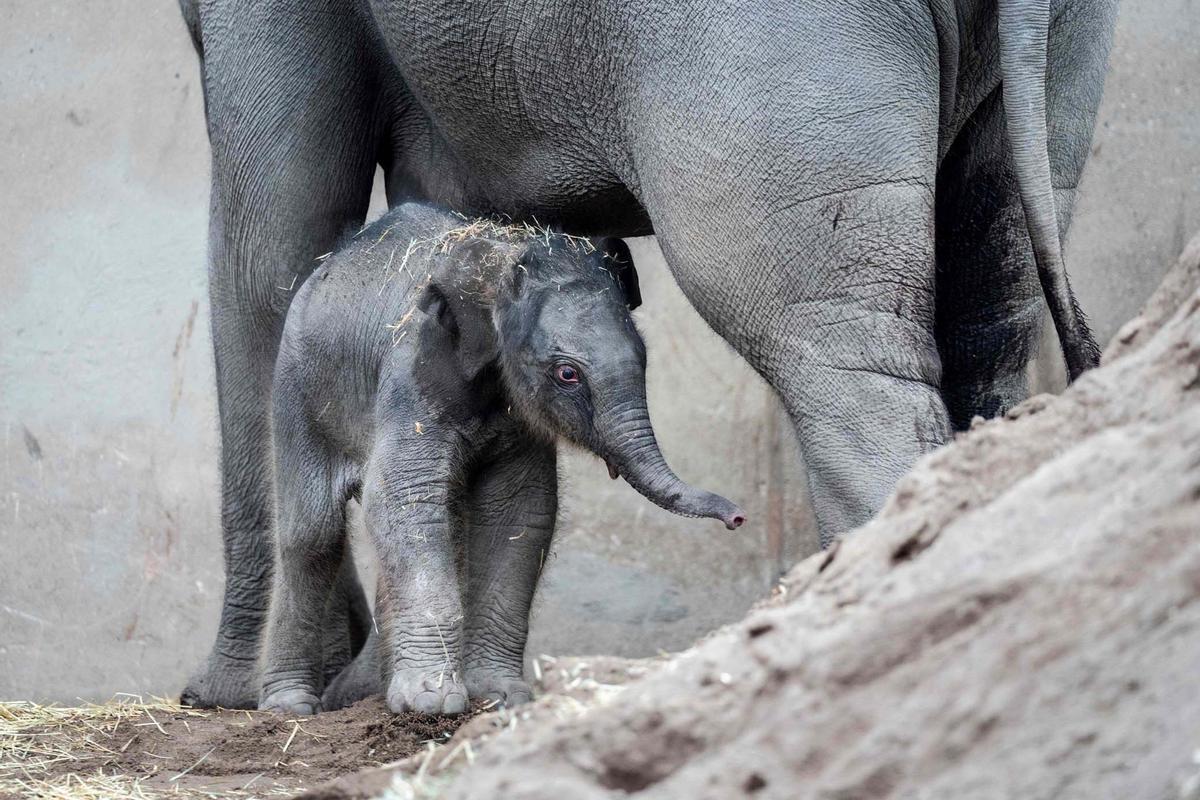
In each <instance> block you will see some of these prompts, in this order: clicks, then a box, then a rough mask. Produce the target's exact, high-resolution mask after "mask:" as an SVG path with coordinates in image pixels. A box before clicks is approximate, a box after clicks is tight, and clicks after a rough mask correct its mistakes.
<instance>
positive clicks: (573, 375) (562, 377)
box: [554, 364, 579, 384]
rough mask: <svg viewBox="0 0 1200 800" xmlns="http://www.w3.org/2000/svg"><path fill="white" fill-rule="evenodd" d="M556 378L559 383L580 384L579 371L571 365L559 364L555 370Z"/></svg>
mask: <svg viewBox="0 0 1200 800" xmlns="http://www.w3.org/2000/svg"><path fill="white" fill-rule="evenodd" d="M554 377H555V379H557V380H558V382H559V383H566V384H572V383H579V370H577V369H575V367H573V366H571V365H570V364H559V365H558V366H557V367H555V368H554Z"/></svg>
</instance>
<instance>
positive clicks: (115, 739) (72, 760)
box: [0, 699, 479, 797]
mask: <svg viewBox="0 0 1200 800" xmlns="http://www.w3.org/2000/svg"><path fill="white" fill-rule="evenodd" d="M99 708H100V709H103V708H104V707H99ZM20 713H21V709H19V708H11V710H10V714H12V715H14V716H16V715H20ZM30 713H33V712H30ZM475 713H476V714H477V713H479V712H478V711H476V712H475ZM473 716H475V714H470V715H466V716H463V717H459V718H446V717H433V718H428V717H422V716H420V715H417V714H401V715H396V714H392V713H391V712H390V711H388V709H387V707H386V706H385V705H384V703H383V701H382V700H379V699H372V700H364V701H363V702H361V703H358V704H356V705H354V706H352V707H350V708H348V709H345V710H342V711H334V712H329V713H326V714H320V715H318V716H316V717H302V718H286V717H280V716H276V715H274V714H268V713H262V712H247V711H226V710H221V711H195V710H190V709H178V710H171V709H170V708H165V709H164V708H163V707H156V706H149V707H141V708H139V707H136V706H134V707H131V708H130V710H129V712H128V713H114V714H111V715H107V714H106V712H103V711H99V710H96V709H94V708H93V709H87V708H81V709H78V713H77V714H75V715H74V716H72V715H71V714H70V712H69V711H68V712H67V713H66V714H65V715H63V716H61V717H58V718H55V719H53V720H48V721H47V722H45V723H43V724H35V725H32V726H29V727H23V728H22V729H21V730H20V732H19V733H11V734H10V735H8V736H3V735H0V753H2V754H3V759H2V761H3V763H2V764H0V773H7V774H6V775H3V776H2V777H10V778H14V779H17V780H19V779H20V777H21V773H26V775H27V778H28V780H26V781H25V783H26V785H25V786H23V787H17V788H13V784H11V783H6V782H0V787H4V786H6V785H7V786H8V787H9V788H8V789H7V790H5V789H3V788H0V797H17V796H29V794H31V793H34V792H35V791H37V792H39V793H43V796H51V795H50V790H49V788H48V787H51V786H64V785H70V783H71V782H72V781H73V780H74V778H75V777H83V778H87V777H88V776H95V775H97V773H102V774H103V775H105V776H118V777H119V778H121V779H128V780H123V781H122V782H121V783H122V785H123V786H125V787H126V789H127V790H128V794H129V795H131V796H134V797H137V796H141V795H146V796H153V795H155V794H157V793H158V792H171V793H175V792H179V793H183V794H193V795H195V794H207V793H216V792H219V793H221V794H222V795H224V796H262V795H275V794H280V795H294V794H296V793H299V792H301V791H303V790H306V789H308V788H309V787H312V786H314V785H317V784H320V783H322V782H324V781H326V780H329V779H330V778H334V777H336V776H339V775H344V774H346V773H348V772H354V771H356V770H361V769H364V768H367V767H377V766H380V765H382V764H387V763H391V762H395V761H399V760H401V759H403V758H405V757H407V756H411V755H413V754H414V753H417V752H419V751H422V750H427V749H429V748H430V747H431V745H430V743H433V744H434V745H436V744H439V743H444V742H445V741H446V740H447V739H448V738H449V737H450V736H451V735H452V734H453V733H454V731H455V730H456V729H457V728H458V727H459V726H461V725H462V724H464V723H465V722H467V721H469V720H470V719H471V718H472V717H473ZM22 747H28V748H30V749H29V750H28V751H27V752H26V753H25V754H24V758H22V752H21V748H22ZM80 788H81V790H80V791H78V792H74V793H72V794H78V795H82V796H87V795H86V794H85V793H84V792H83V791H82V789H83V788H86V787H85V785H84V784H81V785H80ZM6 791H7V794H6ZM108 791H112V790H108ZM138 792H140V793H141V795H139V794H138ZM101 794H103V792H101Z"/></svg>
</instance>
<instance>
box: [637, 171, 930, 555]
mask: <svg viewBox="0 0 1200 800" xmlns="http://www.w3.org/2000/svg"><path fill="white" fill-rule="evenodd" d="M929 181H930V183H932V176H930V179H929ZM932 216H933V200H932V193H931V191H930V188H929V187H928V186H925V185H921V184H919V183H896V184H891V185H882V186H872V187H870V188H869V189H854V190H846V191H840V192H836V193H835V194H832V195H828V196H824V197H822V198H821V199H819V200H815V201H813V202H810V203H801V204H797V205H795V206H793V207H792V208H790V209H788V210H787V214H786V217H785V216H784V215H777V216H775V217H768V218H767V219H766V220H765V223H764V224H763V225H762V226H761V227H759V228H758V229H757V230H755V231H754V232H753V233H751V235H750V236H749V237H746V236H745V235H743V236H742V237H741V238H737V237H733V236H730V237H728V238H723V239H720V240H718V241H710V242H707V243H706V244H707V245H708V246H710V247H711V248H713V250H712V251H709V252H705V250H704V248H703V246H701V248H700V250H699V251H698V252H695V253H694V254H690V253H691V247H692V245H684V246H682V247H677V246H676V244H675V242H674V239H664V241H663V246H664V251H665V253H666V255H667V258H668V261H669V262H670V263H671V264H672V267H673V269H674V271H675V274H676V275H677V276H678V279H679V283H680V286H681V287H682V288H683V289H684V291H685V293H686V294H687V295H688V297H689V298H690V299H691V300H692V302H693V303H694V304H695V305H696V307H697V309H698V310H699V311H700V312H701V314H702V315H703V316H704V317H705V318H706V319H707V320H708V322H709V323H710V324H711V325H712V326H713V328H714V329H715V330H716V331H717V332H718V333H719V334H721V335H722V336H723V337H724V338H725V339H726V340H727V341H729V342H730V343H731V344H732V345H733V346H734V347H735V348H736V349H737V350H738V351H739V352H740V353H741V354H742V355H743V356H745V358H746V359H747V360H748V361H749V362H750V364H751V365H752V366H753V367H754V368H755V369H756V370H757V371H758V372H759V373H760V374H762V375H763V376H764V377H765V378H766V379H767V380H768V381H769V382H770V383H771V385H772V386H773V387H774V388H775V389H776V390H777V391H778V392H779V394H780V397H781V398H782V400H783V403H784V405H785V407H786V408H787V410H788V413H789V414H790V416H791V418H792V420H793V422H794V424H795V427H796V433H797V435H798V437H799V440H800V446H801V450H802V452H803V455H804V462H805V466H806V468H807V471H808V479H809V487H810V492H811V495H812V501H813V506H814V509H815V511H816V515H817V522H818V528H819V531H820V535H821V541H822V544H823V545H828V544H829V543H830V542H831V541H832V539H833V538H834V537H835V536H836V535H837V534H840V533H843V532H845V531H848V530H850V529H852V528H855V527H857V526H859V525H861V524H863V523H864V522H866V521H867V520H868V519H870V518H871V516H873V515H874V514H875V513H876V512H877V511H878V510H879V508H880V507H881V506H882V505H883V502H884V500H885V499H886V498H887V496H888V494H889V493H890V492H891V490H892V487H893V486H894V485H895V482H896V480H897V479H898V478H899V477H900V476H901V475H903V474H904V473H905V472H906V471H907V470H908V469H909V468H910V467H911V466H912V464H913V462H914V461H916V459H917V458H919V457H920V456H921V455H923V454H924V453H926V452H928V451H929V450H931V449H933V448H935V447H937V446H938V445H940V444H942V443H943V442H945V441H946V439H947V438H948V437H949V435H950V426H949V422H948V419H947V416H946V409H945V406H944V404H943V403H942V399H941V395H940V393H939V389H938V386H939V378H940V364H939V359H938V352H937V347H936V343H935V339H934V263H933V237H932ZM835 218H836V219H837V220H838V230H834V227H833V224H832V220H833V219H835ZM843 226H844V227H843ZM744 233H745V232H743V234H744ZM660 238H662V237H661V235H660ZM689 254H690V255H689ZM701 254H704V255H703V256H702V255H701Z"/></svg>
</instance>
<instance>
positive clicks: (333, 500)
mask: <svg viewBox="0 0 1200 800" xmlns="http://www.w3.org/2000/svg"><path fill="white" fill-rule="evenodd" d="M290 433H291V432H289V431H287V430H280V429H279V427H278V426H277V429H276V447H277V471H276V474H277V481H278V487H277V491H278V498H279V513H278V520H279V523H278V531H279V534H278V541H279V548H278V550H279V552H278V563H277V566H276V576H275V590H274V597H273V598H272V606H271V621H270V628H269V632H268V638H267V651H266V663H265V665H264V668H263V690H262V700H261V702H260V703H259V708H262V709H265V710H270V711H281V712H284V713H287V714H315V713H316V712H318V711H320V710H321V703H320V696H321V690H322V689H323V688H324V682H325V675H324V670H325V658H324V656H325V647H326V646H325V639H326V633H327V630H328V627H329V620H328V616H329V615H328V613H327V612H328V608H329V606H330V602H331V600H338V601H342V597H341V593H339V592H337V591H336V589H337V586H338V579H339V573H340V572H341V570H342V564H343V560H344V558H345V557H346V555H347V552H346V551H347V547H346V531H345V522H346V520H345V502H346V498H345V497H344V496H343V493H342V492H339V491H336V490H335V481H334V470H333V469H332V468H331V466H330V464H329V461H328V459H327V458H326V456H325V454H324V453H323V452H322V451H321V450H320V449H318V448H317V447H309V446H307V445H305V444H303V443H302V442H301V441H298V438H300V437H296V436H292V435H289V434H290ZM342 624H343V625H344V624H345V621H344V620H343V621H342Z"/></svg>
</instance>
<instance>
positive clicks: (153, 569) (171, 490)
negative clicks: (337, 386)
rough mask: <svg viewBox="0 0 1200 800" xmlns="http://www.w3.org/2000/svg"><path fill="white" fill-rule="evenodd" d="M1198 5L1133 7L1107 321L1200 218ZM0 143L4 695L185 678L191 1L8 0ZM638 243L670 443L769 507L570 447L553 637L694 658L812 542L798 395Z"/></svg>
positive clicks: (207, 628) (198, 119)
mask: <svg viewBox="0 0 1200 800" xmlns="http://www.w3.org/2000/svg"><path fill="white" fill-rule="evenodd" d="M1198 11H1200V9H1198V8H1197V6H1196V3H1195V2H1194V1H1193V0H1126V4H1125V10H1124V14H1123V17H1122V20H1121V24H1120V28H1119V32H1118V39H1117V46H1116V50H1115V52H1114V58H1113V74H1112V76H1111V78H1110V80H1109V85H1108V94H1107V96H1106V100H1105V105H1104V108H1103V110H1102V114H1101V124H1100V127H1099V130H1098V135H1097V138H1096V147H1095V150H1096V152H1095V156H1094V157H1093V159H1092V164H1091V166H1090V167H1089V170H1088V173H1087V175H1086V177H1085V181H1084V184H1083V186H1082V188H1081V201H1080V206H1079V212H1078V215H1077V219H1076V224H1075V228H1074V231H1073V233H1072V237H1071V242H1070V248H1069V252H1068V256H1069V258H1070V261H1071V265H1072V274H1073V275H1074V276H1075V280H1076V283H1077V285H1078V287H1079V293H1080V296H1081V298H1082V300H1083V302H1084V305H1085V307H1087V308H1088V309H1089V310H1090V311H1091V312H1092V315H1093V319H1094V320H1095V321H1096V323H1097V325H1096V327H1097V329H1098V330H1099V332H1100V333H1101V334H1102V335H1107V334H1109V333H1110V332H1111V331H1112V330H1114V329H1115V327H1116V326H1117V325H1118V324H1119V322H1120V321H1121V320H1123V319H1124V318H1126V317H1128V316H1129V315H1130V314H1131V313H1132V312H1133V311H1134V310H1136V307H1137V305H1138V303H1139V302H1140V301H1141V299H1142V298H1143V297H1144V296H1145V295H1146V294H1148V293H1149V291H1150V290H1151V289H1152V288H1153V286H1154V284H1155V283H1156V277H1157V275H1158V274H1159V273H1161V272H1162V270H1163V269H1164V268H1165V267H1166V264H1167V262H1168V261H1169V259H1171V258H1173V257H1174V255H1175V254H1176V253H1177V252H1178V251H1179V249H1180V247H1181V246H1182V243H1183V238H1184V236H1185V235H1186V234H1187V233H1188V232H1190V231H1193V230H1195V229H1196V228H1197V227H1200V203H1198V201H1197V197H1196V195H1195V194H1194V193H1193V192H1194V190H1195V188H1196V187H1197V185H1198V184H1200V181H1198V179H1200V172H1198V170H1200V141H1198V139H1197V131H1198V130H1200V87H1198V86H1197V84H1196V83H1195V82H1194V81H1192V82H1190V83H1188V82H1187V81H1188V79H1189V78H1191V77H1192V76H1194V75H1196V74H1200V51H1198V49H1197V48H1196V46H1195V42H1196V41H1198V40H1200V13H1198ZM0 141H2V142H3V147H2V148H0V234H2V241H3V243H4V245H3V247H2V248H0V430H2V436H0V448H2V455H0V697H29V698H35V699H57V700H65V701H70V700H73V699H75V698H76V697H83V698H87V699H95V698H104V697H107V696H109V695H110V694H112V693H113V692H116V691H137V692H144V693H153V692H157V693H170V692H172V691H175V690H177V689H178V688H179V687H180V686H181V685H182V682H183V680H184V677H185V676H186V674H187V672H188V671H189V670H190V669H191V668H192V667H193V666H195V665H196V664H197V663H198V661H199V660H200V658H201V657H202V655H203V654H204V652H205V651H206V649H207V647H208V645H209V643H210V641H211V638H212V635H213V632H214V629H215V625H216V617H217V604H218V602H219V599H220V589H221V582H222V576H221V557H220V544H219V530H218V524H217V482H216V468H215V465H216V445H217V442H216V435H215V434H216V408H215V400H214V392H213V369H212V353H211V348H210V344H209V337H208V308H207V299H206V292H205V282H204V249H205V224H206V223H205V218H206V210H207V195H208V186H207V167H208V165H207V144H206V141H205V138H204V127H203V119H202V110H201V99H200V91H199V86H198V77H197V71H196V64H195V58H194V56H193V54H192V52H191V47H190V44H189V42H188V41H187V37H186V35H185V33H184V30H183V26H182V24H181V23H180V21H179V19H178V14H177V11H176V8H175V4H174V3H172V2H170V0H141V1H140V2H115V1H114V2H109V3H103V4H92V5H81V4H76V3H71V4H65V3H62V4H51V3H43V2H33V1H32V0H17V2H9V3H5V4H3V5H0ZM634 255H635V257H636V258H637V259H638V263H639V268H640V273H641V276H642V282H643V292H644V295H645V298H646V304H645V307H644V310H643V311H641V312H639V315H638V316H639V324H640V325H641V327H642V329H643V331H644V332H645V334H646V338H647V341H648V344H649V349H650V370H651V376H652V382H651V387H650V395H651V397H650V399H651V410H652V414H653V415H654V418H655V422H656V424H657V425H658V428H659V431H660V433H661V438H662V440H663V447H664V449H665V450H666V452H667V455H668V457H669V458H671V459H672V461H673V462H674V464H675V466H676V468H677V470H678V471H679V472H680V474H681V475H682V476H683V477H685V478H687V479H689V480H692V481H694V482H696V483H698V484H700V485H703V486H706V487H709V488H712V489H714V490H716V491H720V492H722V493H724V494H726V495H728V496H729V497H731V498H734V499H735V500H737V501H739V502H741V503H742V504H743V505H744V506H745V507H746V508H747V510H748V511H749V512H750V515H751V522H750V523H749V524H748V525H747V526H746V527H745V528H743V529H742V531H740V532H739V533H737V534H726V533H724V532H723V531H721V529H720V527H719V526H718V525H716V524H715V523H698V522H693V521H687V520H681V519H679V518H675V517H672V516H670V515H668V514H666V513H665V512H663V511H660V510H659V509H657V508H655V507H653V506H651V505H649V504H648V503H647V502H645V501H644V500H642V499H641V498H640V497H638V496H637V495H636V494H635V493H634V492H633V490H631V489H630V488H629V487H628V486H626V485H625V484H624V483H623V482H611V481H609V480H608V478H607V476H606V474H605V471H604V468H603V465H602V464H601V463H600V462H598V461H596V460H595V459H593V458H590V457H587V456H583V455H580V454H566V458H565V465H564V473H565V480H564V485H565V492H564V494H565V497H564V506H565V510H564V513H563V515H562V519H561V522H560V528H559V531H560V532H559V538H558V541H557V544H556V547H555V549H554V552H553V553H552V554H551V556H550V559H549V565H548V568H547V570H546V574H545V578H544V582H543V588H542V591H541V593H540V595H539V600H538V607H537V611H536V615H535V619H534V626H533V627H534V631H533V635H532V641H531V649H532V650H533V651H535V652H568V651H574V652H583V651H605V652H612V653H623V654H645V653H651V652H654V651H656V650H658V649H660V648H663V649H669V648H674V647H678V646H681V645H683V644H685V643H687V642H688V641H689V640H691V639H692V638H693V637H695V636H697V635H699V634H701V633H703V632H704V631H705V630H707V629H709V628H711V627H713V626H714V625H717V624H720V623H721V622H724V621H727V620H730V619H733V618H735V617H738V616H740V615H741V613H742V612H743V611H744V610H745V608H746V607H747V606H748V605H749V604H750V603H751V602H752V601H753V600H754V599H755V598H756V597H757V596H759V595H760V594H762V593H763V592H765V591H766V590H767V589H768V588H769V587H770V585H771V584H772V582H773V579H774V578H775V576H776V575H777V574H778V573H779V572H780V570H782V569H783V568H784V567H785V566H786V565H788V564H789V563H791V562H792V561H794V560H795V559H796V558H798V557H800V556H802V555H804V554H806V553H808V552H810V551H811V550H812V549H813V548H814V546H815V542H814V537H813V531H812V526H811V518H810V514H809V511H808V507H807V502H806V499H805V493H804V488H803V482H802V472H801V468H800V466H799V457H798V455H797V452H796V448H795V443H794V441H793V439H792V435H791V432H790V429H789V427H788V425H787V423H786V421H785V420H784V419H783V418H782V416H781V414H780V411H779V409H778V405H777V403H776V401H775V400H774V398H773V397H772V396H771V395H770V393H769V392H768V391H767V390H766V388H765V387H764V386H763V384H762V382H761V381H760V380H759V379H758V378H757V377H756V376H755V375H754V374H753V373H752V372H750V371H749V370H748V369H747V368H746V367H745V365H744V364H742V363H741V362H740V360H739V359H738V358H737V357H736V356H734V355H733V354H732V353H731V352H730V351H729V349H728V348H727V347H726V346H725V345H724V343H723V342H721V341H720V340H719V339H717V338H716V337H715V336H713V335H712V334H711V333H710V332H709V331H708V330H707V329H706V327H705V326H704V324H703V323H702V322H701V321H700V320H699V318H698V317H697V316H696V315H695V313H694V312H692V311H691V309H690V308H689V307H688V306H687V304H686V302H685V301H684V300H683V298H682V297H681V295H680V293H679V291H678V289H677V288H676V287H675V286H674V284H673V283H672V282H671V280H670V276H669V275H668V273H667V271H666V269H665V267H664V266H663V264H662V263H661V259H660V258H659V256H658V253H657V249H656V248H655V246H654V244H653V243H652V242H651V241H639V242H635V243H634ZM1047 361H1048V363H1052V359H1048V360H1047ZM1046 373H1047V374H1048V375H1052V370H1046ZM1050 380H1051V382H1052V377H1051V378H1050Z"/></svg>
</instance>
